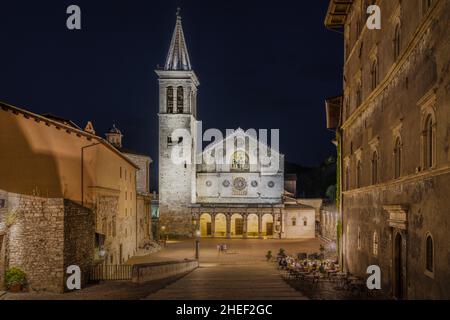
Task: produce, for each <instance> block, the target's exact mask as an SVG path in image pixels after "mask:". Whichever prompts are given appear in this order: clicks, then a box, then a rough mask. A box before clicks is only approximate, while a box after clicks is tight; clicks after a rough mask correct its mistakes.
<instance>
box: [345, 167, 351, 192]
mask: <svg viewBox="0 0 450 320" xmlns="http://www.w3.org/2000/svg"><path fill="white" fill-rule="evenodd" d="M345 189H346V190H350V169H349V168H348V167H347V168H345Z"/></svg>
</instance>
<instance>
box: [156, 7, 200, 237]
mask: <svg viewBox="0 0 450 320" xmlns="http://www.w3.org/2000/svg"><path fill="white" fill-rule="evenodd" d="M155 72H156V74H157V75H158V80H159V113H158V116H159V210H160V227H161V230H160V231H161V232H162V233H163V234H165V235H169V236H179V237H186V236H191V235H192V231H193V227H192V216H191V212H190V208H189V206H190V204H191V200H192V190H193V188H195V165H194V164H193V163H194V162H193V160H194V154H195V153H194V150H195V143H196V141H195V140H196V139H195V121H196V116H197V102H196V100H197V99H196V96H197V87H198V86H199V81H198V79H197V76H196V75H195V73H194V71H193V70H192V66H191V62H190V60H189V54H188V50H187V47H186V41H185V38H184V33H183V26H182V23H181V16H180V9H178V10H177V19H176V25H175V30H174V32H173V36H172V41H171V43H170V48H169V53H168V54H167V59H166V63H165V66H164V68H161V69H158V70H155ZM176 129H185V130H186V131H187V132H189V134H190V138H189V140H190V141H187V138H186V137H179V136H173V135H172V133H173V132H174V130H176ZM185 139H186V140H185ZM188 142H189V143H190V144H191V155H190V160H191V161H184V162H183V163H174V161H173V158H172V152H173V148H175V147H179V146H180V145H181V144H183V143H188ZM189 162H190V163H189Z"/></svg>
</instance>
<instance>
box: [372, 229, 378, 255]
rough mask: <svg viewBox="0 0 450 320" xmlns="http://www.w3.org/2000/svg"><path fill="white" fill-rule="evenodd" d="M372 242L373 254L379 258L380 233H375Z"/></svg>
mask: <svg viewBox="0 0 450 320" xmlns="http://www.w3.org/2000/svg"><path fill="white" fill-rule="evenodd" d="M372 241H373V249H372V250H373V251H372V253H373V255H374V256H378V242H379V240H378V233H377V232H376V231H375V232H374V233H373V239H372Z"/></svg>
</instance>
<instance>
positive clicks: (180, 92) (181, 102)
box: [177, 86, 184, 113]
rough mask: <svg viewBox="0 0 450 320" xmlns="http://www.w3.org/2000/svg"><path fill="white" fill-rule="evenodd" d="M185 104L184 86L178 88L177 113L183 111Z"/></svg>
mask: <svg viewBox="0 0 450 320" xmlns="http://www.w3.org/2000/svg"><path fill="white" fill-rule="evenodd" d="M183 105H184V89H183V87H181V86H180V87H178V88H177V113H183Z"/></svg>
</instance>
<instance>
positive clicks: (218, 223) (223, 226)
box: [214, 213, 227, 237]
mask: <svg viewBox="0 0 450 320" xmlns="http://www.w3.org/2000/svg"><path fill="white" fill-rule="evenodd" d="M214 222H215V224H214V227H215V233H214V236H215V237H225V236H226V234H227V218H226V217H225V215H224V214H223V213H218V214H216V217H215V221H214Z"/></svg>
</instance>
